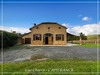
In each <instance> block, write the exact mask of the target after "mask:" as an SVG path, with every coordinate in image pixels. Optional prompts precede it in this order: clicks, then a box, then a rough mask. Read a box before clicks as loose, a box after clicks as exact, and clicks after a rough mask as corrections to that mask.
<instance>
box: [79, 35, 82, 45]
mask: <svg viewBox="0 0 100 75" xmlns="http://www.w3.org/2000/svg"><path fill="white" fill-rule="evenodd" d="M79 43H80V45H82V38H81V37H80V40H79Z"/></svg>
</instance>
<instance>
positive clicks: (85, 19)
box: [82, 17, 92, 21]
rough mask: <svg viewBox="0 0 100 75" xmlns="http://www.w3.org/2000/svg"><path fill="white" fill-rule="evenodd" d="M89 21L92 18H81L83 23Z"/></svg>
mask: <svg viewBox="0 0 100 75" xmlns="http://www.w3.org/2000/svg"><path fill="white" fill-rule="evenodd" d="M91 19H92V18H89V17H83V18H82V20H83V21H88V20H91Z"/></svg>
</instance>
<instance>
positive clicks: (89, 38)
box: [87, 35, 100, 40]
mask: <svg viewBox="0 0 100 75" xmlns="http://www.w3.org/2000/svg"><path fill="white" fill-rule="evenodd" d="M98 38H99V39H100V35H98ZM87 39H88V40H91V39H97V35H88V36H87Z"/></svg>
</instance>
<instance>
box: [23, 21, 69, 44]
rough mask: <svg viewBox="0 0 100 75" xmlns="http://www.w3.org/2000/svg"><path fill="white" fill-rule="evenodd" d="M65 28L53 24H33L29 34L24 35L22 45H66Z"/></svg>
mask: <svg viewBox="0 0 100 75" xmlns="http://www.w3.org/2000/svg"><path fill="white" fill-rule="evenodd" d="M66 29H67V28H66V27H64V26H62V25H60V24H58V23H55V22H43V23H40V24H38V25H36V24H34V26H33V27H32V28H30V30H31V32H29V33H27V34H24V35H23V36H22V40H23V43H24V44H31V45H66V43H67V38H66Z"/></svg>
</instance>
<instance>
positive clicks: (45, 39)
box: [43, 33, 53, 45]
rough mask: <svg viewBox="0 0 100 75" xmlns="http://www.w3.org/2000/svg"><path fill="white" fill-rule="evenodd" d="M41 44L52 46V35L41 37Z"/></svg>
mask: <svg viewBox="0 0 100 75" xmlns="http://www.w3.org/2000/svg"><path fill="white" fill-rule="evenodd" d="M43 44H45V45H52V44H53V34H50V33H48V34H44V35H43Z"/></svg>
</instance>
